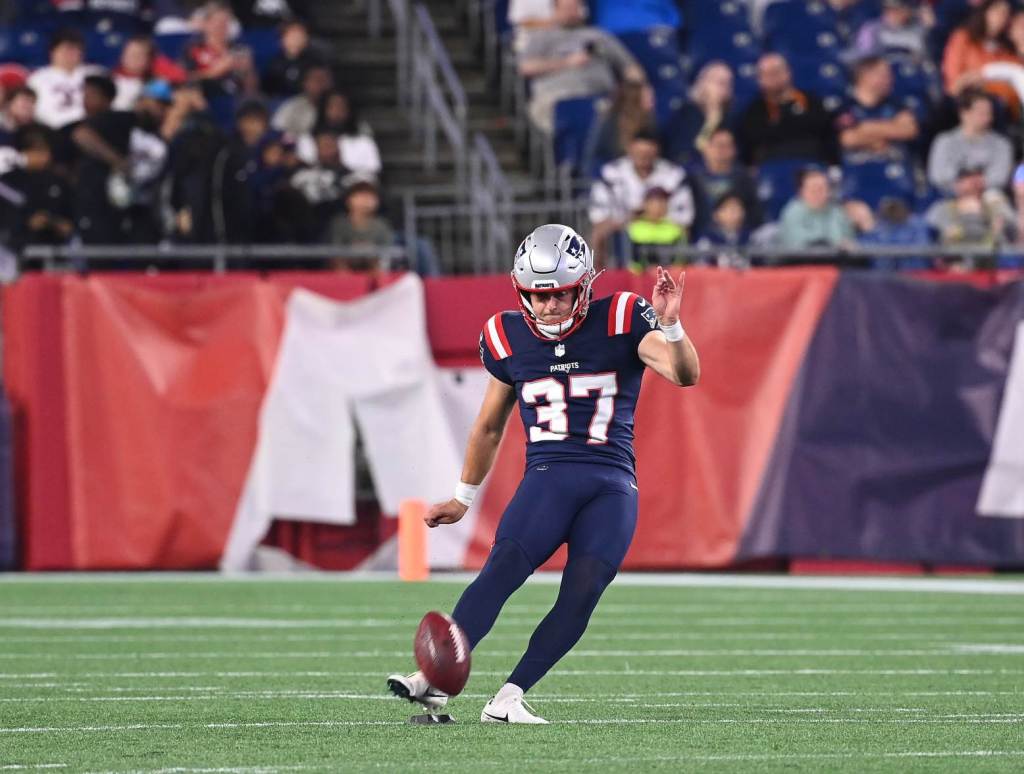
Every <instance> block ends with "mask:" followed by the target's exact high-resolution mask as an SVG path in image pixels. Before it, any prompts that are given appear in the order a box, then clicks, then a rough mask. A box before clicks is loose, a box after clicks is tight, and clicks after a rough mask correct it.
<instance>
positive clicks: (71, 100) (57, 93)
mask: <svg viewBox="0 0 1024 774" xmlns="http://www.w3.org/2000/svg"><path fill="white" fill-rule="evenodd" d="M101 72H103V70H102V68H99V67H95V66H92V65H81V66H79V67H76V68H75V69H74V70H73V71H72V72H70V73H69V72H68V71H67V70H61V69H59V68H56V67H53V66H47V67H40V68H39V69H38V70H36V71H35V72H34V73H32V75H30V76H29V77H28V85H29V87H30V88H31V89H32V90H33V91H34V92H35V93H36V120H37V121H39V123H41V124H46V125H47V126H49V127H52V128H53V129H60V128H61V127H63V126H67V125H68V124H70V123H73V122H75V121H80V120H81V119H82V118H84V117H85V110H84V108H83V107H82V86H83V84H84V83H85V79H86V77H87V76H89V75H95V74H97V73H101Z"/></svg>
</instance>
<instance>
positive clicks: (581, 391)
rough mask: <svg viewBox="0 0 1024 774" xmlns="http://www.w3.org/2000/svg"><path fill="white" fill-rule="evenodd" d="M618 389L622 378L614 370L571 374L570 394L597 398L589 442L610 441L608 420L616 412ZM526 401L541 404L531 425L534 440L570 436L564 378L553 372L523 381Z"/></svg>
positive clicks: (560, 439) (551, 439)
mask: <svg viewBox="0 0 1024 774" xmlns="http://www.w3.org/2000/svg"><path fill="white" fill-rule="evenodd" d="M616 392H618V381H617V379H616V377H615V373H614V372H613V373H605V374H572V375H571V376H570V377H569V396H570V397H572V398H590V397H594V398H595V405H594V413H593V415H592V416H591V418H590V426H589V427H588V428H587V443H593V444H599V443H608V423H609V422H611V421H612V416H613V415H614V413H615V394H616ZM595 393H596V395H595ZM523 402H524V403H526V404H527V405H530V406H536V407H537V424H535V425H533V426H532V427H531V428H530V443H535V442H537V441H564V440H565V439H566V438H568V437H569V412H568V410H567V408H568V407H567V404H566V402H565V385H564V384H562V382H560V381H558V380H557V379H554V378H552V377H550V376H549V377H545V378H544V379H536V380H535V381H532V382H526V383H525V384H524V385H523Z"/></svg>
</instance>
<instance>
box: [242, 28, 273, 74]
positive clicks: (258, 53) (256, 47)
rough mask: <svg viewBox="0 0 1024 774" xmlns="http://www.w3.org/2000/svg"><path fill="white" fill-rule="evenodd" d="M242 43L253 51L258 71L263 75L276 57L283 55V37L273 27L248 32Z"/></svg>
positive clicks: (243, 36) (244, 35)
mask: <svg viewBox="0 0 1024 774" xmlns="http://www.w3.org/2000/svg"><path fill="white" fill-rule="evenodd" d="M242 41H243V42H244V43H245V45H246V46H248V47H249V49H250V50H251V51H252V58H253V62H254V64H255V65H256V71H257V72H259V73H263V72H265V71H266V69H267V66H268V65H269V64H270V60H272V59H273V58H274V57H275V56H277V55H278V54H279V53H281V37H280V34H279V33H278V31H277V30H276V29H274V28H273V27H270V28H266V29H252V30H246V31H245V33H244V34H243V35H242Z"/></svg>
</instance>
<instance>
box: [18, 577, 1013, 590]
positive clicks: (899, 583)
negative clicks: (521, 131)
mask: <svg viewBox="0 0 1024 774" xmlns="http://www.w3.org/2000/svg"><path fill="white" fill-rule="evenodd" d="M475 577H476V573H472V572H453V573H435V575H434V576H433V579H432V581H431V582H433V583H438V584H460V585H462V584H465V583H468V582H469V581H471V580H473V579H474V578H475ZM396 580H397V577H396V575H395V573H393V572H373V573H371V572H350V573H326V572H308V573H238V574H230V575H220V574H218V573H199V572H193V573H176V572H161V573H38V574H37V573H0V584H3V583H11V584H18V583H42V584H62V583H96V584H99V583H126V582H128V583H197V584H202V583H224V582H229V583H230V582H244V583H268V582H274V583H277V582H280V581H289V582H297V583H320V584H337V583H350V582H357V583H361V582H394V581H396ZM560 581H561V575H560V574H559V573H535V574H534V575H533V577H531V579H530V581H529V583H531V584H552V583H554V584H557V583H559V582H560ZM615 583H616V585H619V586H649V587H659V586H661V587H664V586H668V587H698V588H723V589H724V588H730V589H731V588H744V589H756V590H764V591H771V590H779V589H781V590H784V591H789V590H792V589H829V590H840V591H903V592H905V591H924V592H936V593H946V594H1013V595H1021V594H1024V581H1017V580H1000V579H995V578H989V577H986V578H959V577H958V578H947V577H926V578H922V577H917V576H909V577H908V576H900V577H891V576H886V577H877V576H871V577H859V576H858V577H848V576H831V575H830V576H803V575H800V576H790V575H752V574H742V575H740V574H727V573H708V574H697V573H620V574H619V575H618V577H617V578H616V580H615Z"/></svg>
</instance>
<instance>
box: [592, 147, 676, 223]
mask: <svg viewBox="0 0 1024 774" xmlns="http://www.w3.org/2000/svg"><path fill="white" fill-rule="evenodd" d="M652 188H661V189H664V191H665V192H666V193H667V194H668V219H669V220H671V221H672V222H673V223H677V224H678V225H680V226H689V225H690V224H691V223H693V191H691V190H690V185H689V183H688V182H687V181H686V172H685V170H684V169H683V168H682V167H681V166H679V165H678V164H673V163H672V162H671V161H666V160H665V159H658V160H657V161H656V162H654V168H653V169H652V170H651V174H649V175H648V176H647V177H645V178H641V177H640V175H638V174H637V172H636V167H635V166H633V162H632V161H631V160H630V159H629V158H628V157H627V156H623V157H622V158H619V159H616V160H615V161H610V162H608V163H607V164H605V165H604V166H603V167H601V176H600V177H599V178H598V179H597V180H595V181H594V185H593V187H592V188H591V189H590V222H591V223H601V222H603V221H606V220H615V221H618V222H620V223H626V222H628V221H629V220H630V219H631V218H632V217H633V215H634V213H636V212H638V211H639V210H640V209H641V208H642V207H643V203H644V196H645V195H646V194H647V192H648V191H649V190H651V189H652Z"/></svg>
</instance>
